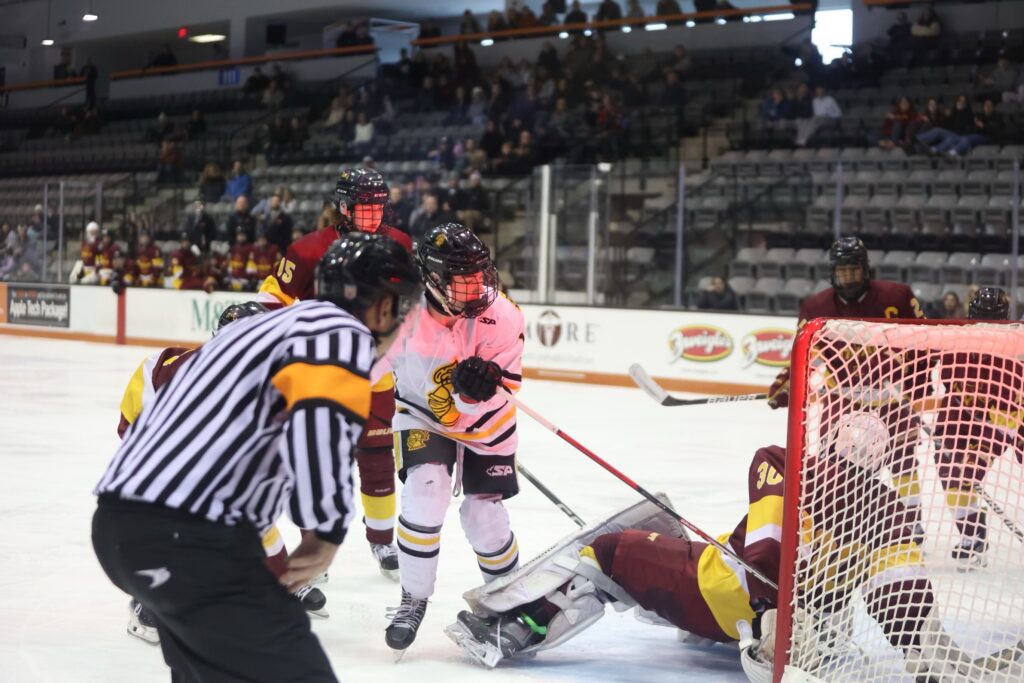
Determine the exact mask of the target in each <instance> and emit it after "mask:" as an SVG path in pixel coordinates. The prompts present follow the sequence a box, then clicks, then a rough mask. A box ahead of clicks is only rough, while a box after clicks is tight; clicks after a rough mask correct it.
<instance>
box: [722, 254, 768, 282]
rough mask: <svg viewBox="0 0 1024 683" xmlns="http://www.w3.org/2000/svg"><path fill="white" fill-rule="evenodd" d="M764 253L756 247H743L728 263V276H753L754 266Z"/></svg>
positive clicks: (762, 257)
mask: <svg viewBox="0 0 1024 683" xmlns="http://www.w3.org/2000/svg"><path fill="white" fill-rule="evenodd" d="M766 253H767V252H766V251H765V250H764V249H758V248H757V247H743V248H742V249H740V250H739V251H738V252H737V253H736V256H735V257H734V258H733V260H732V261H731V262H730V263H729V277H753V276H754V272H755V268H756V267H757V265H758V264H759V263H761V260H762V259H764V257H765V254H766Z"/></svg>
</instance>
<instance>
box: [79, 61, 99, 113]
mask: <svg viewBox="0 0 1024 683" xmlns="http://www.w3.org/2000/svg"><path fill="white" fill-rule="evenodd" d="M78 75H79V76H81V77H83V78H84V79H85V104H86V105H87V106H89V107H94V106H95V105H96V79H97V78H99V75H100V72H99V71H97V70H96V66H95V65H94V64H93V63H92V60H91V59H87V60H86V61H85V66H83V67H82V71H81V73H79V74H78Z"/></svg>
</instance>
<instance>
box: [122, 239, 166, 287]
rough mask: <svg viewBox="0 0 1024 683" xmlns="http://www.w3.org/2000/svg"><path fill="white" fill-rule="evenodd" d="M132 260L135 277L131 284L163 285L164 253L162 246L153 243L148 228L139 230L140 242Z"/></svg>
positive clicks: (142, 285)
mask: <svg viewBox="0 0 1024 683" xmlns="http://www.w3.org/2000/svg"><path fill="white" fill-rule="evenodd" d="M131 261H132V266H133V270H134V278H133V281H132V282H131V283H129V284H134V285H138V286H140V287H162V286H163V279H164V278H163V272H164V255H163V252H162V251H160V247H158V246H156V245H155V244H153V238H152V237H150V235H149V231H148V230H140V231H139V238H138V244H137V245H136V247H135V254H134V256H133V258H132V259H131Z"/></svg>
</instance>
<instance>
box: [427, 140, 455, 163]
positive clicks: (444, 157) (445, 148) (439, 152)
mask: <svg viewBox="0 0 1024 683" xmlns="http://www.w3.org/2000/svg"><path fill="white" fill-rule="evenodd" d="M427 158H428V159H430V160H431V161H433V162H434V163H435V164H437V165H438V166H439V167H441V168H442V169H444V170H445V171H450V170H452V169H453V168H455V152H454V151H453V150H452V146H451V143H449V142H448V138H446V137H442V138H441V139H440V140H438V142H437V147H435V148H434V149H432V150H430V151H429V152H427Z"/></svg>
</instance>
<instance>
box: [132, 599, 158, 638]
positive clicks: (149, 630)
mask: <svg viewBox="0 0 1024 683" xmlns="http://www.w3.org/2000/svg"><path fill="white" fill-rule="evenodd" d="M129 609H130V610H131V616H130V617H129V618H128V635H132V636H135V637H136V638H138V639H140V640H144V641H146V642H147V643H150V644H151V645H157V644H158V643H159V642H160V634H159V633H157V630H156V621H155V620H154V619H153V615H152V614H150V612H149V610H148V609H146V608H145V607H143V606H142V603H141V602H139V601H138V600H135V599H132V601H131V604H130V605H129Z"/></svg>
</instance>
